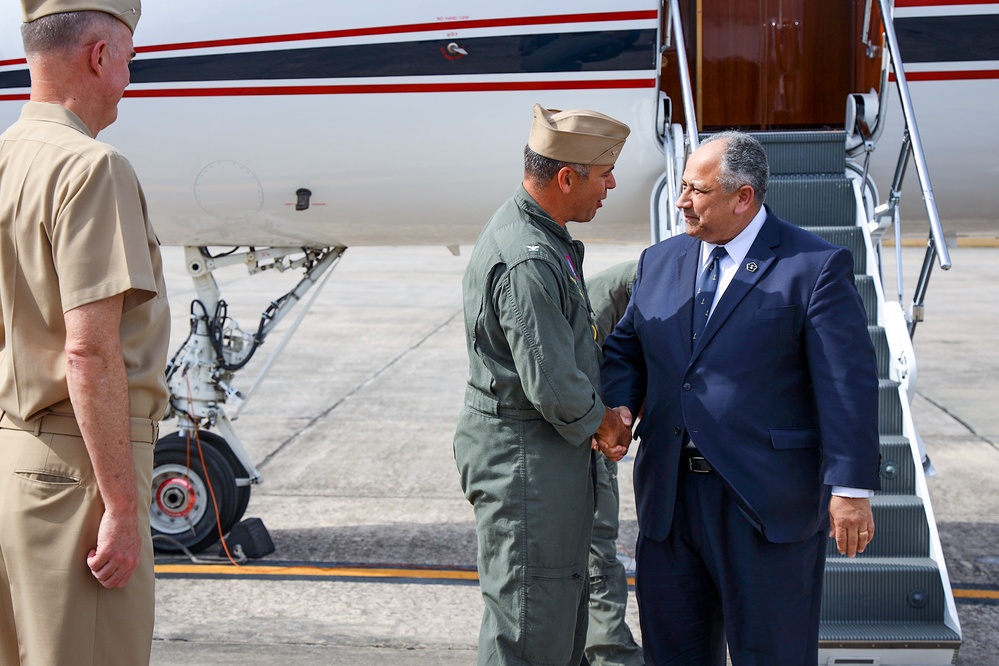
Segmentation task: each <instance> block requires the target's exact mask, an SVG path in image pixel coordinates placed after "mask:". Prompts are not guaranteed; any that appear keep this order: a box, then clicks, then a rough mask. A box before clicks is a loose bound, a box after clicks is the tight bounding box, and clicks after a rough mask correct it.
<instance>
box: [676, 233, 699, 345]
mask: <svg viewBox="0 0 999 666" xmlns="http://www.w3.org/2000/svg"><path fill="white" fill-rule="evenodd" d="M700 258H701V242H700V241H699V240H697V239H695V238H691V239H690V243H688V244H687V248H686V250H685V251H684V253H683V254H682V255H681V256H680V260H679V261H678V262H676V275H675V276H674V280H673V284H675V285H676V302H677V303H678V305H679V307H678V308H677V317H676V323H677V327H678V329H679V331H678V333H679V335H680V339H681V340H683V351H684V353H685V354H686V356H687V358H690V354H691V352H692V346H693V341H692V340H691V336H690V326H691V321H692V320H693V317H694V282H695V281H696V279H697V268H698V265H699V263H700Z"/></svg>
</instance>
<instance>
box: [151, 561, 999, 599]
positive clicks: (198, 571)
mask: <svg viewBox="0 0 999 666" xmlns="http://www.w3.org/2000/svg"><path fill="white" fill-rule="evenodd" d="M155 569H156V573H157V574H163V575H173V576H190V577H193V578H197V577H200V576H232V577H242V576H253V577H260V578H288V577H294V578H315V579H317V580H321V579H324V578H341V579H342V578H357V579H364V578H367V579H389V578H392V579H397V580H398V579H412V580H425V581H449V580H451V581H472V582H474V581H477V580H478V579H479V575H478V573H477V572H475V571H469V570H464V569H433V568H426V569H425V568H411V569H406V568H399V567H349V566H329V567H321V566H308V565H300V564H294V565H287V566H284V565H264V566H262V565H258V564H244V565H241V566H234V565H232V564H157V565H156V567H155ZM628 585H630V586H634V585H635V578H634V577H633V576H629V577H628ZM953 592H954V597H955V598H957V599H969V600H973V599H978V600H996V601H999V589H990V590H981V589H968V588H954V589H953Z"/></svg>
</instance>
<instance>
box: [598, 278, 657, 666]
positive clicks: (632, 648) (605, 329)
mask: <svg viewBox="0 0 999 666" xmlns="http://www.w3.org/2000/svg"><path fill="white" fill-rule="evenodd" d="M637 271H638V261H626V262H623V263H620V264H616V265H614V266H611V267H610V268H608V269H606V270H603V271H600V272H599V273H597V274H596V275H593V276H592V277H590V279H589V280H588V281H587V283H586V287H587V293H588V294H589V296H590V303H591V304H592V306H593V316H594V321H595V323H596V326H597V342H598V343H599V344H601V345H602V344H603V341H604V338H606V337H607V336H608V335H610V332H611V331H613V330H614V326H615V325H616V324H617V322H618V321H619V320H620V319H621V317H622V316H623V315H624V310H625V308H627V307H628V301H629V300H630V298H631V287H632V284H633V283H634V282H635V274H636V272H637ZM596 472H597V473H596V487H595V491H596V509H595V511H594V513H593V536H592V537H591V540H590V621H589V627H588V628H587V631H586V659H587V661H589V663H590V664H591V666H643V665H644V664H645V660H644V659H643V657H642V648H640V647H639V646H638V644H636V643H635V638H634V636H632V634H631V629H629V628H628V624H627V623H626V622H625V613H626V611H627V608H628V574H627V572H626V571H625V570H624V565H623V564H621V562H620V560H618V559H617V535H618V529H619V527H620V520H619V517H618V513H619V511H620V495H619V492H618V485H617V463H616V462H612V461H610V460H608V459H607V458H606V457H604V456H597V460H596Z"/></svg>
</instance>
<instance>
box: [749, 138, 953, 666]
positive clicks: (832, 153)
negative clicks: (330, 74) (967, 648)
mask: <svg viewBox="0 0 999 666" xmlns="http://www.w3.org/2000/svg"><path fill="white" fill-rule="evenodd" d="M754 135H755V136H756V137H757V138H758V139H760V141H761V142H762V143H763V144H764V147H765V148H766V150H767V155H768V158H769V160H770V169H771V179H770V186H769V191H768V194H767V203H768V204H769V205H770V207H771V209H772V210H773V211H774V212H775V213H777V215H779V216H780V217H782V218H784V219H785V220H787V221H789V222H792V223H794V224H797V225H799V226H801V227H804V228H806V229H808V230H810V231H812V232H813V233H815V234H817V235H819V236H821V237H822V238H825V239H826V240H828V241H830V242H832V243H835V244H837V245H842V246H844V247H846V248H848V249H849V250H850V251H851V252H852V253H853V258H854V273H855V279H856V284H857V288H858V290H859V292H860V294H861V296H862V298H863V301H864V307H865V309H866V310H867V323H868V331H869V334H870V336H871V339H872V340H873V342H874V346H875V349H876V351H877V358H878V379H879V405H878V421H879V432H880V437H881V457H882V461H881V482H882V488H881V490H880V491H879V492H878V493H877V494H876V495H875V497H874V498H873V500H872V504H873V509H874V519H875V524H876V525H877V534H876V537H875V538H874V541H873V542H872V543H871V545H870V546H869V547H868V548H867V551H866V552H865V553H863V554H862V555H860V556H858V557H857V558H854V559H850V558H846V557H843V556H841V555H839V554H838V553H837V551H836V547H835V543H834V542H832V541H830V543H829V548H828V560H827V563H826V572H825V589H824V594H823V602H822V623H821V629H820V647H821V653H820V662H819V663H821V664H847V663H849V664H949V663H951V662H952V660H953V658H954V654H955V651H956V650H957V648H958V647H959V645H960V629H959V625H958V623H957V616H956V609H955V605H954V600H953V594H952V592H951V589H950V584H949V579H948V576H947V569H946V565H945V563H944V559H943V556H942V552H941V547H940V538H939V535H938V533H937V529H936V524H935V522H934V521H933V512H932V507H931V504H930V499H929V497H928V494H927V490H926V481H925V477H924V475H923V468H922V455H921V453H920V451H919V449H918V446H917V445H916V442H915V441H914V440H915V428H914V426H913V423H912V415H911V413H910V411H909V408H908V399H907V397H906V391H905V387H904V386H903V384H902V382H901V381H899V379H900V374H901V373H904V367H903V366H901V365H899V364H898V363H897V362H896V361H895V359H900V358H906V357H907V355H908V358H911V353H912V352H911V345H908V344H906V342H905V341H904V340H902V337H903V336H904V337H905V338H907V337H908V332H907V331H906V330H905V322H904V318H902V316H901V311H900V310H898V309H897V308H890V307H886V306H885V299H884V291H883V288H882V283H881V278H880V270H879V266H878V263H879V259H878V257H879V251H878V248H876V247H875V245H874V244H873V243H872V239H871V235H870V232H869V230H868V225H867V220H866V219H865V217H866V215H865V214H864V210H865V209H864V206H863V205H862V201H860V200H859V199H858V197H859V196H860V193H861V190H860V188H859V186H858V182H859V178H857V177H855V174H852V172H851V171H849V170H848V169H847V165H846V151H845V133H844V132H836V131H818V132H814V131H804V132H761V133H755V134H754ZM893 314H897V315H898V316H897V317H892V315H893ZM899 329H901V330H899Z"/></svg>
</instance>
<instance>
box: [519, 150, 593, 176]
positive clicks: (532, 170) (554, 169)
mask: <svg viewBox="0 0 999 666" xmlns="http://www.w3.org/2000/svg"><path fill="white" fill-rule="evenodd" d="M563 167H569V168H570V169H572V170H573V171H575V172H576V173H577V174H579V177H580V178H583V179H586V178H589V177H590V167H589V165H587V164H571V163H569V162H560V161H559V160H553V159H552V158H550V157H545V156H544V155H538V154H537V153H536V152H534V151H533V150H531V147H530V146H524V175H525V176H527V177H528V178H530V179H531V180H533V181H534V182H535V183H538V184H540V185H547V184H548V183H550V182H551V181H552V178H554V177H555V174H557V173H558V172H559V171H561V170H562V168H563Z"/></svg>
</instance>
